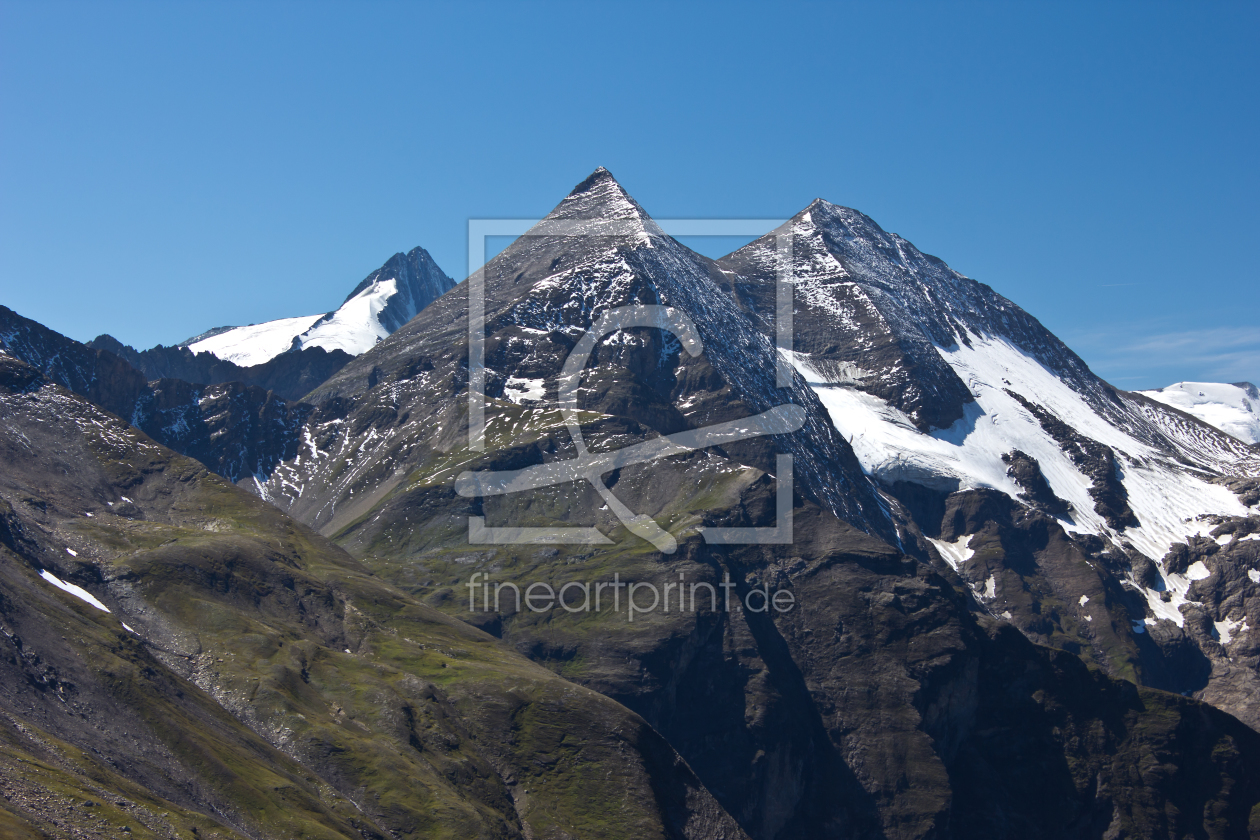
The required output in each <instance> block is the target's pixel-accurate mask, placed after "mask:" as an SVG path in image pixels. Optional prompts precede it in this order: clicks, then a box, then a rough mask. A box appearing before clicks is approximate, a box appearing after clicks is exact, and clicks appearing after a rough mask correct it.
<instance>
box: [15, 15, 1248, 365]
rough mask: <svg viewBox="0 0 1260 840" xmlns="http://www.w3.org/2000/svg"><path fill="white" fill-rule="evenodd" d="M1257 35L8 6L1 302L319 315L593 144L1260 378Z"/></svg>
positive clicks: (1086, 340)
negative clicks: (813, 214) (886, 242)
mask: <svg viewBox="0 0 1260 840" xmlns="http://www.w3.org/2000/svg"><path fill="white" fill-rule="evenodd" d="M1257 45H1260V4H1258V3H1255V2H1250V3H1246V4H1213V3H1195V4H1192V3H1174V4H1158V3H1148V2H1142V3H1119V2H1110V3H1081V4H1073V3H1066V2H1055V3H1045V4H1039V3H1033V2H1018V3H982V4H964V3H943V2H925V3H904V4H896V3H891V4H890V3H873V2H872V3H867V4H844V3H828V4H804V3H775V4H764V5H762V4H758V5H752V4H744V3H735V2H725V3H713V4H705V3H659V4H658V3H645V2H621V3H571V4H563V3H545V2H528V3H526V2H521V3H510V4H509V3H502V4H495V3H470V2H465V3H458V4H456V3H451V4H419V3H354V4H351V3H312V2H302V3H279V2H273V3H266V2H264V3H248V4H247V3H239V4H238V3H230V2H228V3H223V2H218V3H193V2H157V3H125V2H112V3H70V4H64V3H56V2H39V3H33V2H19V3H13V2H7V0H5V1H4V2H0V303H3V304H5V305H7V306H10V307H11V308H13V309H16V310H17V311H18V312H20V313H22V314H24V315H26V316H28V317H31V318H35V319H37V320H39V321H41V322H43V323H45V324H47V325H49V326H51V327H53V328H55V329H57V330H60V331H62V332H64V333H66V334H68V335H70V336H72V337H74V338H77V339H82V340H86V339H90V338H92V337H93V336H95V335H97V334H98V333H102V332H109V333H112V334H113V335H115V336H117V337H118V338H120V339H122V340H123V341H125V342H128V343H131V344H134V345H136V346H138V347H147V346H151V345H153V344H156V343H158V342H162V343H166V344H171V343H175V342H177V341H179V340H181V339H183V338H186V337H188V336H189V335H192V334H195V333H198V332H201V331H202V330H204V329H206V328H208V327H212V326H217V325H222V324H242V323H250V322H258V321H263V320H267V319H272V318H278V317H284V316H292V315H300V314H308V313H314V312H319V311H323V310H326V309H330V308H332V307H334V306H336V305H337V304H339V303H340V301H341V299H342V298H343V297H344V296H345V295H346V294H347V293H348V292H349V290H350V289H351V288H352V287H353V286H354V285H355V283H356V282H357V281H358V280H360V279H362V278H363V277H364V276H365V275H366V274H368V273H369V272H370V271H371V270H373V269H374V268H376V267H377V266H379V265H380V264H381V263H382V262H383V261H384V260H385V259H386V258H387V257H388V256H389V255H390V254H392V253H394V252H395V251H400V250H406V249H409V248H411V247H413V246H415V245H423V246H425V247H426V248H428V249H429V250H430V251H431V252H432V253H433V255H434V257H435V258H436V259H437V261H438V262H439V264H440V265H442V266H443V267H444V268H445V269H446V271H447V272H448V273H449V274H451V275H453V276H456V277H457V279H460V278H462V277H463V275H464V273H465V272H464V269H465V260H466V258H465V256H464V254H465V253H466V245H465V234H466V221H467V219H468V218H469V217H503V216H506V217H536V216H539V215H542V214H543V213H546V212H547V211H548V210H550V209H551V208H552V206H554V205H555V203H556V202H557V201H559V199H560V198H562V197H563V196H564V194H565V193H566V192H567V191H568V190H569V189H570V188H571V187H572V186H573V185H574V184H575V183H577V182H578V181H580V180H581V179H582V178H584V177H585V176H586V175H587V174H588V173H589V172H590V171H591V170H592V169H594V168H595V167H596V166H600V165H603V166H607V167H608V168H609V169H611V170H612V171H613V173H614V174H615V175H616V176H617V178H618V179H619V180H620V181H621V182H622V184H623V185H624V186H625V187H626V188H627V189H628V190H629V191H630V192H631V193H632V194H633V195H634V196H635V197H636V198H637V199H638V200H639V202H640V203H641V204H642V205H644V207H645V208H646V209H647V210H648V212H650V213H652V214H654V215H657V216H661V217H685V216H702V217H715V216H716V217H741V216H742V217H787V216H789V215H791V214H793V213H795V212H796V211H798V210H800V209H801V208H802V207H804V206H805V205H806V204H807V203H808V202H809V201H810V200H812V199H813V198H815V197H817V196H822V197H824V198H827V199H828V200H830V201H833V202H836V203H838V204H845V205H849V206H852V207H856V208H858V209H860V210H862V211H863V212H865V213H867V214H868V215H870V216H872V217H873V218H874V219H875V220H876V221H878V222H879V223H880V224H881V225H883V226H884V227H885V228H886V229H888V230H892V231H896V232H897V233H900V234H901V235H903V236H905V237H906V238H907V239H909V240H910V241H912V242H914V243H915V244H916V245H918V246H919V247H920V248H921V249H923V250H925V251H927V252H929V253H933V254H936V255H937V256H939V257H941V258H942V259H944V260H945V261H946V262H948V263H949V264H950V265H952V266H953V267H954V268H956V269H957V270H959V271H961V272H963V273H964V274H967V275H970V276H972V277H976V278H977V279H979V280H982V281H984V282H986V283H988V284H990V285H992V286H993V287H994V288H996V289H997V290H998V291H1000V292H1002V293H1003V294H1005V295H1006V296H1008V297H1010V298H1011V299H1013V300H1014V301H1016V302H1017V303H1019V304H1020V305H1022V306H1023V307H1024V308H1026V309H1027V310H1029V311H1030V312H1032V313H1033V314H1034V315H1036V316H1037V317H1038V318H1040V319H1041V320H1042V321H1043V322H1044V323H1045V324H1046V325H1047V326H1049V327H1050V328H1051V329H1052V330H1054V331H1055V332H1056V333H1058V334H1059V335H1060V336H1061V337H1062V338H1064V339H1065V340H1066V341H1067V342H1068V343H1069V344H1070V345H1071V346H1073V347H1074V348H1075V349H1076V350H1077V351H1078V352H1080V353H1081V355H1083V356H1084V357H1085V359H1086V361H1088V362H1089V363H1090V364H1091V365H1092V366H1093V367H1094V368H1095V370H1096V371H1098V372H1099V373H1100V374H1102V375H1103V376H1104V377H1106V378H1108V379H1110V380H1111V381H1113V382H1115V384H1117V385H1119V386H1121V387H1125V388H1138V387H1152V386H1157V385H1161V384H1167V383H1169V382H1172V381H1175V380H1181V379H1206V380H1238V379H1251V380H1252V381H1260V317H1258V314H1260V292H1257V288H1258V287H1260V272H1258V270H1257V268H1256V259H1255V252H1256V250H1257V248H1256V246H1257V244H1258V243H1257V239H1258V234H1257V231H1258V230H1260V224H1258V223H1260V210H1258V209H1257V208H1258V204H1257V196H1258V195H1260V177H1258V176H1260V163H1258V161H1257V158H1258V157H1260V154H1258V151H1257V150H1260V47H1258V46H1257ZM735 244H738V243H731V245H732V247H733V246H734V245H735ZM705 250H707V251H708V252H710V253H721V252H723V251H725V250H727V249H726V248H723V247H721V245H720V244H715V243H706V244H705Z"/></svg>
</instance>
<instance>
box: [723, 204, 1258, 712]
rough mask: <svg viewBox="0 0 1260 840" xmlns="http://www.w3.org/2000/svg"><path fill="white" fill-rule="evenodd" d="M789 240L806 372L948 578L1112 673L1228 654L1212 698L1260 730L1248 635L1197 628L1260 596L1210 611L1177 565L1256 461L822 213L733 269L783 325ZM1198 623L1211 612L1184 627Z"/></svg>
mask: <svg viewBox="0 0 1260 840" xmlns="http://www.w3.org/2000/svg"><path fill="white" fill-rule="evenodd" d="M775 234H778V235H790V236H791V238H792V241H793V266H792V268H793V274H794V276H795V300H796V307H797V315H796V336H795V347H794V352H793V356H792V359H793V363H794V365H795V366H796V368H797V369H798V370H799V371H800V372H801V373H802V374H803V375H804V376H805V377H806V378H807V379H808V380H809V382H810V385H811V387H813V388H814V390H815V391H816V393H817V394H818V395H819V398H820V399H821V400H822V402H823V403H824V404H825V405H826V406H827V409H828V411H829V412H830V415H831V418H832V421H833V423H834V424H835V425H836V427H837V429H838V430H839V431H840V432H841V434H842V435H843V436H844V437H845V439H846V440H849V441H850V443H851V444H852V446H853V448H854V450H855V452H856V454H857V457H858V459H859V461H860V462H861V463H862V466H863V469H864V470H865V471H866V472H867V473H868V474H870V475H871V476H873V477H874V478H876V479H877V480H878V481H879V482H880V483H881V485H882V486H884V487H885V488H886V489H887V490H888V491H889V492H891V493H893V494H894V495H897V496H898V497H899V498H900V499H901V500H902V501H903V502H904V503H905V504H906V506H907V509H908V511H909V513H910V515H911V516H912V517H913V519H914V520H915V523H916V525H917V526H918V527H919V528H920V529H921V530H922V532H923V534H924V535H925V536H926V538H927V541H928V542H929V543H931V544H932V548H931V549H928V551H929V552H930V553H931V554H933V555H934V556H936V557H937V558H938V562H940V563H941V565H942V567H944V566H948V567H949V569H950V570H951V571H953V572H955V573H957V574H958V575H959V576H960V577H961V578H962V579H963V580H964V581H965V582H966V583H968V584H969V586H970V587H971V588H972V590H973V592H974V593H975V597H976V599H977V601H978V603H980V604H982V605H983V607H984V608H985V609H986V610H987V611H988V612H990V613H991V614H992V615H994V616H998V617H1002V618H1006V619H1008V620H1011V621H1012V622H1013V623H1015V624H1016V626H1018V627H1020V629H1022V630H1023V631H1024V632H1025V633H1026V634H1027V635H1029V636H1030V638H1033V639H1034V640H1036V641H1040V642H1044V643H1050V644H1055V645H1058V646H1062V647H1065V648H1067V649H1069V650H1080V651H1090V652H1091V653H1090V656H1091V657H1092V658H1093V659H1094V660H1095V661H1097V662H1098V663H1099V664H1100V665H1101V666H1103V667H1105V668H1107V669H1108V670H1109V671H1111V672H1112V673H1115V674H1118V675H1126V676H1129V677H1131V678H1134V679H1139V680H1143V681H1146V682H1148V683H1150V684H1154V685H1160V686H1163V687H1166V688H1171V689H1175V690H1177V691H1207V693H1208V694H1212V691H1211V690H1210V689H1209V687H1208V686H1207V683H1208V682H1210V680H1209V679H1208V674H1209V672H1211V671H1212V670H1213V668H1214V667H1217V666H1216V665H1210V664H1209V662H1212V663H1218V664H1219V665H1220V666H1221V668H1224V669H1225V670H1228V671H1229V673H1230V674H1232V676H1231V677H1230V679H1231V680H1233V681H1234V682H1235V690H1232V691H1231V692H1230V694H1231V697H1232V699H1228V700H1227V699H1225V698H1224V696H1223V695H1222V694H1220V693H1219V692H1218V693H1215V694H1212V696H1214V697H1215V699H1216V700H1217V701H1218V702H1221V703H1222V705H1223V707H1224V708H1227V709H1229V710H1231V711H1233V712H1235V713H1237V714H1240V715H1242V716H1244V718H1245V719H1246V720H1248V721H1249V722H1250V723H1251V724H1252V725H1253V726H1260V716H1257V715H1256V714H1255V711H1254V709H1252V704H1251V703H1250V701H1249V699H1248V694H1249V692H1250V691H1254V690H1255V689H1256V688H1260V683H1258V682H1257V678H1256V674H1255V672H1254V669H1252V670H1251V672H1250V676H1244V675H1243V674H1242V673H1240V670H1239V669H1238V668H1237V667H1227V664H1228V662H1229V660H1230V656H1231V655H1232V652H1233V651H1237V652H1238V653H1239V654H1242V653H1243V652H1244V648H1245V649H1248V650H1249V649H1250V646H1251V644H1252V642H1251V641H1250V638H1249V637H1248V636H1247V635H1246V634H1245V633H1242V632H1239V633H1233V634H1232V635H1231V634H1226V635H1225V636H1221V635H1220V634H1219V633H1216V632H1215V631H1211V632H1206V631H1203V632H1200V630H1201V628H1202V626H1206V627H1208V628H1209V630H1211V628H1212V627H1213V624H1212V623H1211V621H1215V622H1234V624H1232V625H1231V626H1236V627H1241V626H1243V624H1244V623H1245V622H1244V620H1243V619H1242V618H1241V615H1242V613H1243V612H1245V611H1247V610H1249V609H1250V607H1248V606H1245V605H1246V604H1250V603H1251V601H1252V600H1254V599H1255V598H1256V596H1257V594H1260V593H1257V592H1256V591H1253V590H1251V589H1247V588H1246V587H1245V586H1244V587H1241V589H1240V590H1239V591H1237V592H1233V593H1232V595H1233V596H1236V597H1234V600H1233V601H1230V599H1229V598H1228V597H1224V595H1225V594H1226V593H1225V592H1224V590H1221V592H1220V594H1221V596H1222V597H1220V598H1218V599H1216V600H1217V601H1218V603H1221V604H1224V603H1226V602H1228V603H1229V604H1230V606H1229V607H1228V608H1226V609H1224V611H1223V612H1221V611H1219V608H1217V609H1218V611H1213V609H1214V608H1211V607H1208V606H1205V605H1204V603H1202V602H1201V600H1200V598H1199V597H1198V596H1197V595H1196V594H1194V593H1198V592H1204V591H1206V587H1207V586H1208V583H1207V582H1206V578H1208V577H1209V576H1212V575H1216V574H1218V573H1217V572H1216V571H1210V570H1209V567H1208V566H1202V567H1196V568H1195V569H1194V570H1193V571H1190V572H1188V571H1187V569H1186V568H1185V567H1184V566H1179V565H1178V564H1177V563H1176V562H1174V560H1173V558H1172V555H1169V552H1170V550H1173V549H1177V550H1182V549H1185V548H1186V546H1187V545H1193V544H1194V542H1193V541H1194V540H1195V539H1197V538H1201V537H1208V536H1212V537H1214V538H1216V539H1217V540H1218V541H1219V542H1222V543H1224V542H1228V541H1229V537H1228V534H1227V533H1226V534H1225V536H1224V537H1222V536H1221V535H1222V534H1223V533H1225V532H1223V531H1222V530H1221V528H1222V527H1224V523H1228V522H1242V521H1248V518H1251V519H1252V520H1254V518H1255V517H1256V514H1257V513H1258V512H1260V509H1258V508H1257V507H1256V502H1257V501H1258V499H1257V498H1256V496H1257V493H1256V492H1255V487H1256V486H1257V482H1255V480H1254V479H1255V477H1256V476H1257V475H1260V453H1258V452H1257V451H1256V450H1255V449H1254V448H1252V447H1249V446H1247V445H1245V444H1244V443H1242V442H1240V441H1238V440H1237V439H1235V438H1232V437H1230V436H1228V435H1226V434H1223V433H1221V432H1220V431H1219V430H1217V429H1215V428H1213V427H1212V426H1209V425H1207V424H1205V423H1202V422H1200V421H1198V420H1197V419H1196V418H1194V417H1192V416H1190V415H1187V414H1185V413H1183V412H1181V411H1177V410H1173V409H1169V408H1168V407H1166V406H1164V405H1162V404H1161V403H1159V402H1156V401H1155V400H1152V399H1148V398H1146V397H1144V396H1143V395H1139V394H1129V393H1125V392H1122V391H1117V390H1116V389H1114V388H1112V387H1111V386H1109V385H1108V384H1107V383H1105V382H1103V381H1102V380H1100V379H1098V378H1097V377H1096V376H1094V375H1093V374H1092V373H1091V372H1090V371H1089V369H1088V368H1087V366H1086V365H1085V364H1084V362H1082V361H1081V360H1080V359H1079V358H1078V357H1077V356H1076V355H1075V354H1074V353H1072V352H1071V351H1070V350H1069V349H1068V348H1067V347H1066V346H1064V345H1063V344H1062V342H1060V341H1059V340H1058V339H1056V338H1055V337H1054V336H1053V335H1052V334H1050V333H1049V332H1048V331H1047V330H1046V329H1045V328H1044V327H1042V326H1041V325H1040V324H1039V323H1038V322H1037V321H1036V320H1035V319H1033V318H1032V317H1031V316H1029V315H1028V314H1027V313H1025V312H1024V311H1023V310H1021V309H1020V308H1019V307H1018V306H1016V305H1015V304H1013V303H1011V302H1010V301H1009V300H1007V299H1006V298H1004V297H1002V296H1001V295H998V294H997V293H995V292H994V291H993V290H992V289H990V288H989V287H987V286H984V285H983V284H980V283H977V282H975V281H973V280H970V279H969V278H966V277H963V276H962V275H960V274H958V273H957V272H954V271H952V270H951V269H949V268H948V266H946V265H945V264H944V263H943V262H941V261H940V260H938V259H936V258H934V257H929V256H927V255H924V254H922V253H921V252H919V251H918V250H917V249H915V248H914V246H913V245H911V244H910V243H908V242H906V241H905V240H903V239H901V238H900V237H898V236H896V235H895V234H889V233H886V232H885V231H883V230H882V229H880V228H879V226H878V225H876V224H875V223H874V222H873V221H871V220H870V219H869V218H867V217H865V216H863V215H862V214H861V213H859V212H857V211H855V210H851V209H848V208H843V207H837V206H835V205H832V204H829V203H827V202H825V201H822V200H818V201H815V202H814V203H813V204H811V205H810V206H809V207H808V208H806V209H805V210H804V211H802V212H801V213H799V214H798V215H797V216H795V217H794V218H793V219H792V220H790V221H789V222H788V223H787V224H786V225H785V226H784V227H782V228H780V229H779V230H778V231H776V232H774V233H772V234H770V235H767V236H766V237H763V238H762V239H760V240H758V241H756V242H754V243H751V244H749V245H748V246H746V247H744V248H742V249H740V250H739V251H736V252H735V253H733V254H731V255H729V256H728V257H725V258H723V259H722V260H720V261H719V265H720V267H721V268H722V270H723V271H725V272H726V273H727V276H728V277H729V278H730V284H731V287H732V289H733V292H734V294H735V296H736V297H737V299H739V300H740V301H742V302H743V303H744V305H745V306H746V307H747V309H748V310H749V312H750V313H752V315H753V316H754V317H756V318H758V320H759V322H761V323H762V326H763V329H764V330H766V331H767V332H769V329H770V328H769V326H768V325H767V324H765V323H764V322H763V321H762V320H761V319H760V317H759V316H760V313H763V312H766V311H767V310H768V309H770V308H771V307H772V306H773V300H774V280H775V276H776V272H777V269H778V262H777V261H778V256H777V252H776V240H775ZM960 386H961V387H960ZM925 402H926V403H927V405H926V407H925ZM1230 530H1231V532H1232V530H1234V526H1230ZM1187 540H1190V542H1189V543H1187ZM1213 545H1216V543H1215V542H1214V543H1213ZM1178 546H1180V548H1179V549H1178ZM925 548H926V546H925ZM1239 550H1240V551H1243V552H1244V554H1242V555H1240V556H1239V562H1243V563H1245V562H1246V556H1245V552H1246V551H1247V550H1249V549H1247V548H1246V547H1244V546H1240V548H1239ZM1222 551H1223V552H1224V551H1225V549H1222ZM1166 555H1167V556H1166ZM1221 556H1222V558H1223V557H1224V553H1222V555H1221ZM1221 573H1222V574H1223V573H1224V572H1223V571H1222V572H1221ZM1237 574H1239V573H1238V572H1235V573H1234V575H1235V576H1237ZM1196 580H1204V581H1205V582H1203V583H1196ZM1214 580H1215V578H1214ZM1244 581H1245V579H1244ZM1192 585H1193V586H1194V592H1193V593H1192V592H1191V587H1192ZM1222 586H1224V584H1222ZM1183 607H1185V609H1183ZM1198 610H1207V611H1208V613H1209V614H1210V615H1211V621H1209V623H1208V624H1207V625H1203V624H1202V621H1199V620H1197V619H1196V620H1194V621H1191V622H1190V624H1187V621H1188V619H1187V616H1188V615H1192V614H1194V615H1197V614H1198V613H1197V612H1196V611H1198ZM1191 625H1196V626H1199V627H1200V630H1196V629H1194V628H1193V627H1192V626H1191ZM1222 626H1223V625H1222ZM1222 639H1224V641H1223V642H1222V641H1221V640H1222ZM1152 641H1153V642H1154V644H1152ZM1227 647H1228V649H1227ZM1218 670H1219V669H1218ZM1212 679H1215V677H1213V678H1212ZM1240 679H1241V680H1243V681H1245V682H1246V683H1247V686H1248V689H1247V690H1241V689H1238V683H1237V681H1238V680H1240ZM1204 696H1206V695H1204Z"/></svg>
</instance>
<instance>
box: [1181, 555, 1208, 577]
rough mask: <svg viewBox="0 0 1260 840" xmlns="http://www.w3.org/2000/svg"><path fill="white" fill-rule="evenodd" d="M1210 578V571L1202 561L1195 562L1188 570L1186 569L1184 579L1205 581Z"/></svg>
mask: <svg viewBox="0 0 1260 840" xmlns="http://www.w3.org/2000/svg"><path fill="white" fill-rule="evenodd" d="M1211 576H1212V570H1211V569H1209V568H1208V567H1207V564H1205V563H1204V562H1203V561H1202V560H1195V561H1194V563H1192V564H1191V565H1190V568H1188V569H1186V577H1187V578H1188V579H1190V580H1206V579H1207V578H1210V577H1211Z"/></svg>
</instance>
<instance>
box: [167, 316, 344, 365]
mask: <svg viewBox="0 0 1260 840" xmlns="http://www.w3.org/2000/svg"><path fill="white" fill-rule="evenodd" d="M323 317H324V316H323V315H303V316H301V317H298V318H281V319H280V320H278V321H267V322H266V323H263V324H251V325H250V326H248V327H236V328H235V329H231V330H228V331H227V332H222V333H219V334H218V335H215V336H211V337H210V338H206V339H203V340H201V341H198V342H197V343H196V344H190V345H188V349H189V350H191V351H193V352H194V353H210V354H212V355H214V356H217V357H218V358H220V359H223V360H224V361H225V362H232V363H233V364H236V365H240V366H241V367H252V366H253V365H261V364H263V363H264V362H269V361H271V360H272V359H274V358H275V357H276V356H279V355H280V354H281V353H283V352H284V351H286V350H288V349H289V347H291V346H292V345H293V339H295V338H297V337H298V336H299V335H301V334H302V333H304V332H306V331H307V330H308V329H310V327H311V326H312V325H313V324H314V323H315V322H316V321H318V320H319V319H320V318H323Z"/></svg>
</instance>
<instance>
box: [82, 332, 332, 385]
mask: <svg viewBox="0 0 1260 840" xmlns="http://www.w3.org/2000/svg"><path fill="white" fill-rule="evenodd" d="M87 346H88V347H90V348H92V349H93V350H107V351H109V352H110V353H113V354H114V355H115V356H118V357H119V358H120V359H123V360H124V361H126V362H127V363H128V364H130V365H131V366H132V367H134V368H135V369H136V370H138V371H140V372H141V373H143V374H144V376H145V378H146V379H148V380H150V381H152V380H154V379H180V380H183V381H184V382H189V383H192V384H195V385H220V384H222V383H225V382H239V383H241V384H242V385H247V386H254V387H257V388H262V389H263V390H264V391H273V392H274V393H275V394H276V395H277V396H279V397H281V398H283V399H286V400H299V399H301V398H302V397H304V396H306V395H307V394H308V393H310V392H311V391H313V390H315V388H317V387H318V386H319V385H321V384H322V383H323V382H324V381H325V380H327V379H328V377H330V376H332V375H333V374H334V373H336V372H337V371H339V370H341V368H342V367H343V366H344V365H345V364H346V362H348V361H350V360H351V359H352V358H354V357H353V356H351V355H350V354H349V353H346V352H345V351H343V350H332V351H328V350H325V349H324V348H322V347H308V348H306V349H304V350H294V351H292V352H289V353H281V354H280V355H279V356H277V357H275V358H274V359H272V360H271V361H269V362H265V363H263V364H261V365H252V366H251V367H240V366H238V365H235V364H233V363H232V362H228V361H224V360H223V359H220V358H218V357H216V356H214V355H212V354H210V353H193V352H192V351H191V350H189V349H188V348H187V347H183V346H180V347H163V346H161V345H158V346H157V347H153V348H151V349H149V350H143V351H139V350H136V349H135V348H134V347H131V346H129V345H125V344H123V343H122V342H120V341H119V340H118V339H116V338H114V337H113V336H110V335H100V336H97V337H96V338H94V339H92V340H91V341H89V342H88V343H87Z"/></svg>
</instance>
